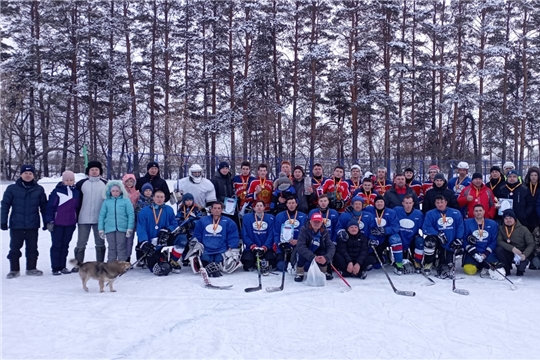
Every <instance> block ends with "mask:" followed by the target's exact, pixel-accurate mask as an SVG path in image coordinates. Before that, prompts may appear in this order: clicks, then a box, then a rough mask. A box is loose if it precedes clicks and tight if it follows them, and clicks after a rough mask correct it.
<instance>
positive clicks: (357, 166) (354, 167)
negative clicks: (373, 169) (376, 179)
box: [351, 164, 362, 171]
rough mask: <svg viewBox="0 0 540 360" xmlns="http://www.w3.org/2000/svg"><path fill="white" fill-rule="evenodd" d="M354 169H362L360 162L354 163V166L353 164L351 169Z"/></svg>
mask: <svg viewBox="0 0 540 360" xmlns="http://www.w3.org/2000/svg"><path fill="white" fill-rule="evenodd" d="M352 169H358V170H360V171H362V169H360V165H358V164H354V165H353V166H351V170H352Z"/></svg>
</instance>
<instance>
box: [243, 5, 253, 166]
mask: <svg viewBox="0 0 540 360" xmlns="http://www.w3.org/2000/svg"><path fill="white" fill-rule="evenodd" d="M244 10H245V17H244V20H245V21H246V23H247V22H248V21H249V16H250V12H249V7H247V6H246V7H244ZM244 41H245V45H244V74H243V76H244V82H247V79H248V71H249V56H250V53H251V46H252V40H251V35H250V33H249V30H246V37H245V39H244ZM245 88H246V87H245V86H244V89H243V91H242V116H243V119H242V123H243V128H242V130H243V137H244V139H243V140H242V152H243V156H244V159H247V158H248V156H249V154H250V153H251V151H249V152H248V143H249V141H250V139H251V128H252V127H251V126H250V125H249V119H248V111H249V104H248V94H247V91H246V89H245Z"/></svg>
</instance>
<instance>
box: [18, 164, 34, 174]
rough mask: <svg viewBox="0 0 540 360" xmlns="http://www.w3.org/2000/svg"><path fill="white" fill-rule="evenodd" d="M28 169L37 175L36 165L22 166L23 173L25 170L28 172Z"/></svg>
mask: <svg viewBox="0 0 540 360" xmlns="http://www.w3.org/2000/svg"><path fill="white" fill-rule="evenodd" d="M27 171H30V172H31V173H32V174H34V175H36V168H35V167H34V165H30V164H27V165H23V166H21V175H22V173H23V172H27Z"/></svg>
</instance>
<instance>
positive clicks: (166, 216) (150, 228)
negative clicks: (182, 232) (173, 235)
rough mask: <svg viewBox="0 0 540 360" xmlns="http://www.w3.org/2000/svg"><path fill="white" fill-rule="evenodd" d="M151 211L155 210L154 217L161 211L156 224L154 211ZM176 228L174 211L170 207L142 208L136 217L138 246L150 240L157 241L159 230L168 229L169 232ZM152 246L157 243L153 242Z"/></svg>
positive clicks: (152, 206) (164, 205)
mask: <svg viewBox="0 0 540 360" xmlns="http://www.w3.org/2000/svg"><path fill="white" fill-rule="evenodd" d="M152 209H154V210H155V212H156V217H157V216H158V215H159V213H160V210H162V211H161V215H159V221H158V223H157V224H156V221H155V220H154V211H152ZM156 226H157V229H156ZM177 226H178V222H177V221H176V218H175V217H174V210H173V208H172V207H170V206H169V205H166V204H163V205H156V204H153V205H151V206H147V207H145V208H143V209H142V210H141V211H140V212H139V215H138V216H137V238H138V239H139V244H141V243H143V242H145V241H151V240H152V239H156V240H157V236H158V233H159V230H160V229H169V230H170V231H173V230H174V229H176V227H177ZM153 244H154V245H157V241H155V242H153Z"/></svg>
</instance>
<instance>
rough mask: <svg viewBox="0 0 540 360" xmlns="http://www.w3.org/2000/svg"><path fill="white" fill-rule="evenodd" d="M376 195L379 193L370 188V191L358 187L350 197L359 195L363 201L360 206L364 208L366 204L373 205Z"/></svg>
mask: <svg viewBox="0 0 540 360" xmlns="http://www.w3.org/2000/svg"><path fill="white" fill-rule="evenodd" d="M377 195H379V193H378V192H376V191H373V190H372V191H370V192H365V190H364V189H362V188H360V189H358V190H356V191H355V192H354V193H353V196H352V197H355V196H360V197H361V198H362V199H363V200H364V202H363V203H362V207H363V208H364V209H365V208H367V207H368V206H373V204H374V203H375V198H376V197H377Z"/></svg>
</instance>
